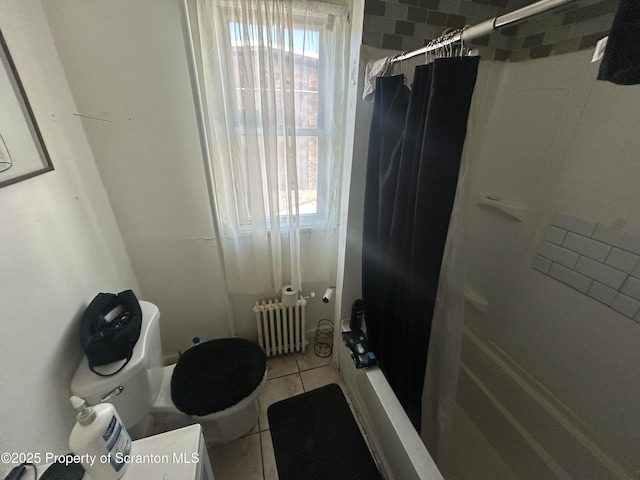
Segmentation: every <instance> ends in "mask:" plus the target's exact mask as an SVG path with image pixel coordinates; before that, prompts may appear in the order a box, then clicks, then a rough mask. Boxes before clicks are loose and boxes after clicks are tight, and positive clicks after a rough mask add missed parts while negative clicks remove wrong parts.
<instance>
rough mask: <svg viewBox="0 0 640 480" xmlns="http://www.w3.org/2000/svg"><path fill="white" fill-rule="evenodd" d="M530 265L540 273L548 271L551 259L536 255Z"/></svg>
mask: <svg viewBox="0 0 640 480" xmlns="http://www.w3.org/2000/svg"><path fill="white" fill-rule="evenodd" d="M531 266H532V267H533V269H534V270H538V271H539V272H542V273H548V272H549V269H550V268H551V260H549V259H547V258H544V257H541V256H540V255H536V256H535V257H533V264H532V265H531Z"/></svg>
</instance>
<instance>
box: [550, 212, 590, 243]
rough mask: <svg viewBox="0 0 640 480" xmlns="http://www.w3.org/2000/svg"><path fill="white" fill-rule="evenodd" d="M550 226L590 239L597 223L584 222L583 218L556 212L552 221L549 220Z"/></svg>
mask: <svg viewBox="0 0 640 480" xmlns="http://www.w3.org/2000/svg"><path fill="white" fill-rule="evenodd" d="M551 225H553V226H556V227H560V228H564V229H566V230H569V231H570V232H575V233H579V234H580V235H584V236H586V237H590V236H591V234H592V233H593V231H594V230H595V228H596V225H597V223H596V222H592V221H591V220H585V219H584V218H578V217H572V216H571V215H567V214H566V213H560V212H557V213H556V214H555V215H554V216H553V220H551Z"/></svg>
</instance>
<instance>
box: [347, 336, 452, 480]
mask: <svg viewBox="0 0 640 480" xmlns="http://www.w3.org/2000/svg"><path fill="white" fill-rule="evenodd" d="M337 356H338V359H337V360H338V364H339V365H338V366H339V368H340V374H341V376H342V378H343V380H344V383H345V385H346V386H347V390H348V392H349V395H350V397H351V401H352V404H353V407H354V408H355V410H356V413H357V415H358V418H359V419H360V422H361V424H362V427H363V429H364V431H365V435H366V440H367V443H368V444H369V446H370V448H371V451H372V454H373V456H374V457H375V459H376V462H377V464H378V466H379V468H380V471H381V473H382V475H383V476H384V478H385V479H387V480H444V478H443V476H442V475H441V473H440V471H439V470H438V467H436V464H435V462H434V461H433V459H432V458H431V455H429V452H428V451H427V449H426V447H425V446H424V443H422V439H421V438H420V436H419V435H418V433H417V432H416V430H415V429H414V428H413V425H412V424H411V421H410V420H409V417H407V415H406V414H405V412H404V409H403V408H402V406H401V405H400V402H399V401H398V399H397V398H396V395H395V393H393V390H391V387H390V386H389V383H388V382H387V379H386V378H385V376H384V374H383V373H382V371H381V370H380V369H379V368H378V367H372V368H363V369H357V368H356V367H355V365H354V363H353V360H352V359H351V357H350V356H349V352H348V351H347V347H346V346H345V345H344V344H343V343H342V342H340V343H339V346H338V349H337Z"/></svg>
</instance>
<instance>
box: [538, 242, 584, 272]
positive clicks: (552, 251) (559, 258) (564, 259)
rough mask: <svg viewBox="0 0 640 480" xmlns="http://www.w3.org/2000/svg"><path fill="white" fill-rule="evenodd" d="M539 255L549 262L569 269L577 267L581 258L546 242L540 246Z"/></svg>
mask: <svg viewBox="0 0 640 480" xmlns="http://www.w3.org/2000/svg"><path fill="white" fill-rule="evenodd" d="M538 255H542V256H543V257H545V258H548V259H549V260H552V261H554V262H556V263H559V264H560V265H564V266H565V267H569V268H573V267H574V266H575V264H576V262H577V261H578V257H579V255H578V254H577V253H575V252H572V251H570V250H567V249H566V248H562V247H559V246H557V245H554V244H553V243H549V242H544V241H543V242H542V243H541V244H540V249H539V250H538Z"/></svg>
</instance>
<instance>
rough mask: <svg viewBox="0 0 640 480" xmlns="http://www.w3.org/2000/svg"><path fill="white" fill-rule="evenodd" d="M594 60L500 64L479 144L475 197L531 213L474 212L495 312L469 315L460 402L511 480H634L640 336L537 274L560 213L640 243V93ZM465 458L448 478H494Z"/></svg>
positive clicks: (472, 251) (477, 256)
mask: <svg viewBox="0 0 640 480" xmlns="http://www.w3.org/2000/svg"><path fill="white" fill-rule="evenodd" d="M591 53H592V52H591V51H587V52H579V53H574V54H568V55H562V56H555V57H551V58H548V59H541V60H533V61H529V62H521V63H516V64H507V65H505V67H504V70H503V72H502V76H501V77H500V78H499V79H497V81H496V82H494V83H493V85H492V87H493V88H495V92H496V93H495V95H496V98H495V101H494V104H493V106H492V109H491V110H489V111H485V112H484V114H485V115H484V117H483V119H484V121H485V122H487V124H486V130H485V134H484V135H483V136H482V138H481V139H480V142H479V144H478V145H475V151H476V152H477V154H476V156H475V160H476V162H477V163H476V164H475V169H476V177H475V182H474V184H473V186H472V191H473V195H475V196H476V198H478V199H479V198H480V197H481V196H484V195H486V194H490V195H498V196H500V197H501V198H502V200H503V201H504V202H505V203H508V204H511V205H516V206H525V207H527V208H528V211H527V212H526V214H525V216H524V222H522V223H520V222H517V221H512V220H510V219H508V218H507V217H505V216H502V215H500V214H496V213H495V211H493V210H491V209H487V208H484V207H481V206H478V205H475V206H474V207H472V210H471V212H470V215H469V231H468V238H469V239H470V244H469V251H468V256H467V286H468V287H469V288H471V289H472V290H474V291H475V292H476V293H477V294H479V295H480V296H482V297H484V298H485V299H486V300H487V302H488V304H489V308H488V310H487V312H486V313H485V314H482V313H480V312H478V311H476V310H474V309H472V308H467V311H466V325H467V330H466V335H465V339H464V344H463V351H462V369H461V374H460V381H459V390H458V402H459V404H460V405H461V407H462V409H463V411H464V415H466V416H468V418H469V419H470V420H471V421H472V422H473V424H474V425H475V427H476V428H477V429H478V430H479V431H480V432H481V434H482V436H483V437H484V438H485V439H486V440H487V442H488V443H489V444H490V445H491V446H492V447H493V449H494V451H496V452H497V453H498V454H499V455H500V456H501V460H502V461H503V462H504V465H499V464H498V463H496V464H495V467H496V468H500V469H503V468H504V466H505V465H506V467H507V468H508V469H510V470H511V472H513V474H514V475H515V476H516V477H517V478H581V479H587V478H593V479H598V478H637V476H638V472H640V462H639V461H638V456H637V451H638V448H639V447H640V435H639V434H638V428H637V426H638V425H640V414H639V413H638V412H639V410H638V408H637V396H638V391H639V390H638V385H640V351H639V350H638V345H639V344H640V325H639V324H638V323H636V322H634V321H633V320H631V319H629V318H626V317H624V316H622V315H621V314H619V313H617V312H615V311H614V310H613V309H611V308H609V307H607V306H606V305H604V304H602V303H600V302H598V301H596V300H594V299H593V298H590V297H588V296H587V295H584V294H582V293H580V292H578V291H576V290H574V289H572V288H570V287H568V286H567V285H564V284H562V283H560V282H558V281H557V280H555V279H553V278H551V277H549V276H545V275H543V274H542V273H540V272H538V271H536V270H534V269H533V268H532V263H533V260H534V256H535V254H536V252H537V251H538V248H539V246H540V242H541V241H542V239H543V235H544V234H545V232H546V230H547V226H548V225H549V222H550V221H551V219H552V217H553V215H554V213H555V212H564V213H566V214H569V215H571V216H574V217H579V218H583V219H587V220H590V221H593V222H600V223H602V224H604V225H608V226H613V227H615V228H618V229H622V230H624V231H626V232H628V233H630V234H633V235H639V234H640V217H638V206H639V205H640V194H639V192H638V189H637V186H636V184H637V181H638V179H640V163H638V162H637V152H638V151H640V138H639V137H638V136H637V135H636V133H635V130H636V126H637V125H638V124H640V100H639V99H640V95H639V94H640V87H636V86H633V87H621V86H615V85H612V84H610V83H606V82H598V81H596V75H597V67H598V66H597V64H591V63H590V57H591ZM467 420H468V419H466V418H461V420H460V421H462V422H466V423H468V422H467ZM458 439H460V437H458ZM454 443H455V441H454ZM456 447H457V448H456ZM470 448H471V447H470ZM470 453H471V452H468V451H465V448H464V446H462V447H461V445H460V443H458V444H457V445H454V452H453V455H452V457H451V458H450V463H449V465H448V467H449V468H447V466H445V468H444V471H445V473H447V472H450V471H455V475H452V476H451V477H447V478H460V479H462V478H474V479H475V478H485V477H484V476H482V475H479V473H478V472H479V471H480V470H482V469H483V468H484V469H485V470H487V471H489V475H487V476H486V478H491V476H490V472H491V465H487V464H485V465H478V464H475V465H470V466H469V468H468V469H467V470H466V471H465V470H464V469H461V468H460V463H459V461H460V459H461V458H468V456H469V455H470ZM456 464H457V465H456ZM494 478H495V477H494Z"/></svg>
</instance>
